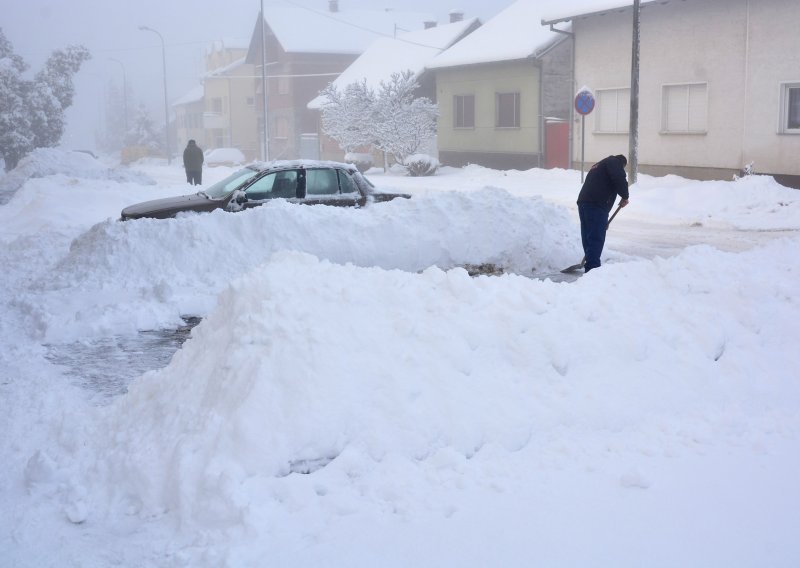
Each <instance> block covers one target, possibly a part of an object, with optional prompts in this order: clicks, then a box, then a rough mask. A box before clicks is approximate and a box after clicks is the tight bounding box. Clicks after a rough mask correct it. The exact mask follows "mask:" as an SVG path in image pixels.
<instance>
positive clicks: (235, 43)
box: [206, 38, 250, 55]
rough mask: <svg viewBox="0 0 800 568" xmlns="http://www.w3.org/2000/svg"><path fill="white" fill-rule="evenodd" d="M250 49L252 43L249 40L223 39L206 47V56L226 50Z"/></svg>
mask: <svg viewBox="0 0 800 568" xmlns="http://www.w3.org/2000/svg"><path fill="white" fill-rule="evenodd" d="M248 47H250V41H249V39H247V38H223V39H217V40H214V41H212V42H211V44H210V45H209V46H208V47H206V55H210V54H212V53H215V52H217V51H225V50H226V49H247V48H248Z"/></svg>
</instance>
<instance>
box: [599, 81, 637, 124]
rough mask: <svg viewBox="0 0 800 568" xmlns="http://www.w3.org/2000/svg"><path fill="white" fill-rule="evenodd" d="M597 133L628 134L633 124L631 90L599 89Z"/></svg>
mask: <svg viewBox="0 0 800 568" xmlns="http://www.w3.org/2000/svg"><path fill="white" fill-rule="evenodd" d="M595 96H596V99H597V109H596V110H595V113H596V114H595V122H594V129H595V132H607V133H610V134H627V133H628V130H629V129H630V122H631V90H630V89H629V88H627V87H626V88H624V89H597V90H596V91H595Z"/></svg>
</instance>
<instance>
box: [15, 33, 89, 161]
mask: <svg viewBox="0 0 800 568" xmlns="http://www.w3.org/2000/svg"><path fill="white" fill-rule="evenodd" d="M89 58H90V55H89V52H88V51H87V50H86V48H85V47H82V46H70V47H68V48H67V49H64V50H56V51H54V52H53V53H52V55H51V56H50V57H49V58H48V59H47V62H46V63H45V65H44V68H43V69H42V70H41V71H39V72H38V73H37V74H36V76H35V77H34V79H33V80H32V81H30V80H26V79H25V78H24V77H23V75H22V74H23V73H24V72H25V71H26V70H27V67H28V66H27V64H25V62H24V61H23V60H22V58H21V57H20V56H19V55H17V54H15V53H14V50H13V47H12V46H11V43H10V42H9V41H8V39H7V38H6V37H5V34H4V33H3V30H2V29H0V154H2V156H3V158H4V160H5V167H6V169H7V170H10V169H13V168H14V167H16V165H17V163H18V162H19V160H20V159H22V158H23V157H24V156H25V155H26V154H28V153H29V152H31V151H32V150H33V149H34V148H42V147H50V146H55V145H56V144H58V143H59V141H60V140H61V136H62V135H63V134H64V111H65V110H66V109H67V108H68V107H70V106H71V105H72V99H73V97H74V96H75V86H74V85H73V83H72V77H73V76H74V75H75V73H77V72H78V70H79V69H80V67H81V65H82V64H83V62H84V61H86V60H88V59H89Z"/></svg>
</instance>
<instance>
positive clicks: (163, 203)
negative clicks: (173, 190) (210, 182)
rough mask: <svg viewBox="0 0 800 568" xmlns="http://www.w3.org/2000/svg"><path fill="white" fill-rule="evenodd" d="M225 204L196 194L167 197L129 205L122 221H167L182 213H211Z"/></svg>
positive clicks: (124, 210)
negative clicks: (141, 219)
mask: <svg viewBox="0 0 800 568" xmlns="http://www.w3.org/2000/svg"><path fill="white" fill-rule="evenodd" d="M223 204H224V202H223V201H220V200H216V199H210V198H208V197H206V196H205V195H199V194H196V193H194V194H192V195H180V196H178V197H166V198H164V199H154V200H152V201H145V202H143V203H136V204H134V205H129V206H128V207H126V208H125V209H123V210H122V220H123V221H124V220H126V219H139V218H141V217H152V218H155V219H166V218H168V217H173V216H175V214H176V213H180V212H182V211H188V212H191V211H211V210H212V209H217V208H218V207H222V206H223Z"/></svg>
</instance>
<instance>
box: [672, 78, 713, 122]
mask: <svg viewBox="0 0 800 568" xmlns="http://www.w3.org/2000/svg"><path fill="white" fill-rule="evenodd" d="M661 95H662V99H661V131H662V132H664V133H670V134H705V133H706V132H707V131H708V83H686V84H681V85H664V86H663V87H662V91H661Z"/></svg>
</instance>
